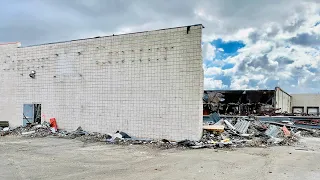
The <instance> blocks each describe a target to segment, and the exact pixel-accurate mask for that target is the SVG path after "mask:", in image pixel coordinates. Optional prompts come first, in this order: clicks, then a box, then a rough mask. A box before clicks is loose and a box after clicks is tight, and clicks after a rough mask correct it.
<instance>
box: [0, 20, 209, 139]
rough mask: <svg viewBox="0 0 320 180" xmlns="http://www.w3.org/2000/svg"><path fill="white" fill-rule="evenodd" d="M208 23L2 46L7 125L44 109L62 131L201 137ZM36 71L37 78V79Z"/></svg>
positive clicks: (2, 106) (0, 104)
mask: <svg viewBox="0 0 320 180" xmlns="http://www.w3.org/2000/svg"><path fill="white" fill-rule="evenodd" d="M201 34H202V26H201V25H195V26H191V29H190V31H189V33H188V34H187V27H180V28H173V29H165V30H157V31H149V32H142V33H133V34H125V35H119V36H109V37H101V38H93V39H85V40H78V41H70V42H63V43H52V44H45V45H38V46H32V47H23V48H10V50H6V51H1V49H0V63H1V69H0V73H1V74H0V75H1V76H0V83H1V87H0V93H1V98H0V120H9V121H10V124H11V125H12V126H17V125H21V124H22V111H23V110H22V107H23V104H30V103H40V104H42V115H44V116H45V117H46V119H45V120H49V118H50V117H55V118H56V119H57V123H58V126H59V127H60V128H64V129H67V130H74V129H76V128H77V127H78V126H82V127H83V129H85V130H88V131H93V132H102V133H112V132H115V131H117V130H120V131H125V132H127V133H128V134H130V135H133V136H138V137H147V138H167V139H173V140H183V139H192V140H197V139H199V138H200V137H201V132H202V101H201V98H202V94H203V70H202V57H201ZM31 70H35V71H36V72H37V73H36V79H32V78H30V77H29V73H30V71H31Z"/></svg>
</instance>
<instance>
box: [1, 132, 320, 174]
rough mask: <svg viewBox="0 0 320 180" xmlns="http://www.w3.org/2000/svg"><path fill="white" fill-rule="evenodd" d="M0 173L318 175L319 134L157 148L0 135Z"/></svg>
mask: <svg viewBox="0 0 320 180" xmlns="http://www.w3.org/2000/svg"><path fill="white" fill-rule="evenodd" d="M0 154H1V155H0V159H1V163H0V179H3V180H11V179H19V180H20V179H23V180H28V179H32V180H34V179H50V180H58V179H59V180H60V179H65V180H66V179H77V180H78V179H90V180H93V179H99V180H101V179H112V180H113V179H115V180H117V179H132V180H135V179H139V180H151V179H152V180H156V179H165V180H169V179H176V180H182V179H220V180H221V179H226V180H233V179H236V180H257V179H259V180H278V179H279V180H286V179H290V180H301V179H304V180H307V179H308V180H309V179H310V180H311V179H314V180H319V179H320V139H316V138H305V139H303V140H302V142H301V143H300V144H299V145H297V146H293V147H272V148H243V149H236V150H214V149H200V150H199V149H197V150H178V149H170V150H159V149H153V148H149V147H145V146H140V145H139V146H138V145H132V146H125V147H124V146H118V145H106V144H103V143H93V144H92V143H91V144H87V143H83V142H80V141H77V140H67V139H58V138H36V139H26V138H18V137H0Z"/></svg>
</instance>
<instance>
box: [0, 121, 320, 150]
mask: <svg viewBox="0 0 320 180" xmlns="http://www.w3.org/2000/svg"><path fill="white" fill-rule="evenodd" d="M203 129H204V130H203V136H202V138H201V139H200V140H199V141H191V140H183V141H179V142H175V141H170V140H167V139H162V140H152V139H141V138H135V137H131V136H130V135H128V134H126V133H125V132H121V131H117V132H116V133H114V134H102V133H97V132H87V131H85V130H83V129H82V128H81V127H78V128H77V129H76V130H75V131H71V132H68V131H65V130H60V129H58V130H55V129H54V128H52V125H51V124H50V123H49V122H43V123H42V124H29V125H27V126H19V127H16V128H9V127H5V128H3V129H1V130H0V136H7V135H10V136H23V137H31V138H34V137H47V136H52V137H57V138H67V139H77V140H80V141H83V142H106V143H107V144H119V145H136V144H142V145H147V146H152V147H157V148H161V149H169V148H178V147H182V148H192V149H199V148H237V147H267V146H275V145H286V146H287V145H293V144H294V143H296V142H298V141H299V138H300V137H301V136H313V137H320V130H314V129H306V128H301V127H298V126H294V125H291V124H288V125H286V124H282V123H275V122H265V123H263V122H261V121H258V120H256V119H254V118H252V117H246V118H243V117H239V118H229V119H228V118H221V119H220V118H216V121H215V123H214V124H206V125H204V128H203Z"/></svg>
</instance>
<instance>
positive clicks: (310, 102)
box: [291, 94, 320, 113]
mask: <svg viewBox="0 0 320 180" xmlns="http://www.w3.org/2000/svg"><path fill="white" fill-rule="evenodd" d="M291 96H292V107H303V111H302V113H307V112H308V108H318V109H319V108H320V94H291Z"/></svg>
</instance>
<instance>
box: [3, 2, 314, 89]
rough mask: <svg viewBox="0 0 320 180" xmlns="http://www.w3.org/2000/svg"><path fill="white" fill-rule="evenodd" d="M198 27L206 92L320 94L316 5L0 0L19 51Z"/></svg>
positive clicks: (7, 35) (9, 37) (6, 36)
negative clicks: (24, 47)
mask: <svg viewBox="0 0 320 180" xmlns="http://www.w3.org/2000/svg"><path fill="white" fill-rule="evenodd" d="M198 23H201V24H203V25H204V26H205V29H204V31H203V47H202V49H203V68H204V72H205V81H204V82H205V83H204V85H205V89H273V88H274V87H275V86H280V87H282V88H283V89H284V90H286V91H288V92H290V93H303V92H314V93H318V92H320V0H305V1H303V0H241V1H240V0H197V1H196V0H152V1H151V0H150V1H147V0H1V1H0V42H12V41H20V42H22V45H31V44H39V43H46V42H52V41H62V40H70V39H78V38H86V37H95V36H103V35H110V34H118V33H127V32H135V31H143V30H153V29H158V28H168V27H175V26H183V25H190V24H198Z"/></svg>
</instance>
